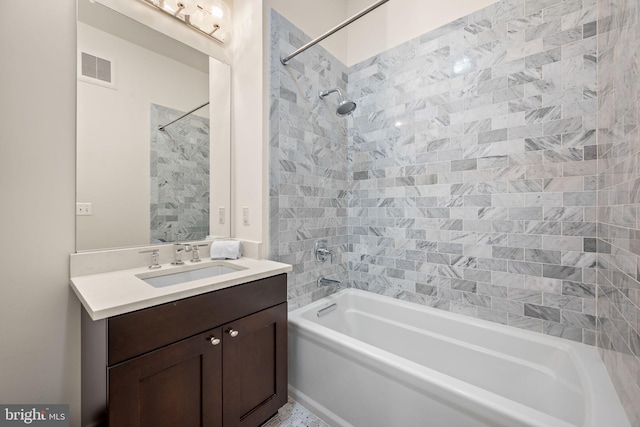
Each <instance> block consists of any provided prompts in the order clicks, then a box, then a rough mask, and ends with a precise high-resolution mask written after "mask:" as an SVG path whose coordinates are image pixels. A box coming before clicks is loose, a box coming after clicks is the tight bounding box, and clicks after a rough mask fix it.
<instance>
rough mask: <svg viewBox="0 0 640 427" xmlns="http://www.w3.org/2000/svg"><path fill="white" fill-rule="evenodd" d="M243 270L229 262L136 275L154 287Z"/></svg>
mask: <svg viewBox="0 0 640 427" xmlns="http://www.w3.org/2000/svg"><path fill="white" fill-rule="evenodd" d="M240 270H244V268H240V267H237V266H231V265H229V264H216V265H207V266H187V267H179V268H178V269H171V270H167V271H157V272H152V273H142V274H137V275H136V277H137V278H139V279H141V280H143V281H144V282H146V283H147V284H149V285H151V286H153V287H154V288H163V287H165V286H173V285H178V284H180V283H185V282H191V281H193V280H199V279H206V278H207V277H216V276H222V275H224V274H229V273H235V272H237V271H240Z"/></svg>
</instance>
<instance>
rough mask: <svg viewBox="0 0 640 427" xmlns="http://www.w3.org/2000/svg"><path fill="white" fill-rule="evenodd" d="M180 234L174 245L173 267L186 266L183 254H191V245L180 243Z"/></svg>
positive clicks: (177, 235) (178, 233)
mask: <svg viewBox="0 0 640 427" xmlns="http://www.w3.org/2000/svg"><path fill="white" fill-rule="evenodd" d="M181 234H182V233H180V232H179V231H178V232H177V233H176V241H175V243H174V244H173V262H172V263H171V265H184V261H183V260H182V253H183V252H191V251H192V248H191V245H190V244H188V243H180V235H181Z"/></svg>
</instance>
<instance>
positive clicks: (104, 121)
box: [76, 23, 213, 250]
mask: <svg viewBox="0 0 640 427" xmlns="http://www.w3.org/2000/svg"><path fill="white" fill-rule="evenodd" d="M78 50H79V51H81V52H87V53H89V54H92V55H95V56H99V57H102V58H105V59H109V60H111V61H112V62H113V69H114V77H115V80H116V87H115V88H107V87H104V86H101V85H96V84H93V83H88V82H86V81H83V80H79V81H78V159H79V161H78V187H77V197H78V201H79V202H90V203H92V207H93V215H91V216H79V217H78V218H77V220H76V221H77V233H78V235H77V238H78V239H77V249H78V250H88V249H101V248H112V247H122V246H133V245H141V244H147V243H149V241H150V237H149V236H150V222H149V221H150V217H149V204H150V193H149V185H150V178H149V177H150V169H149V168H150V164H149V150H150V138H151V137H150V105H151V104H152V103H153V104H159V105H162V106H165V107H169V108H174V109H176V110H180V111H189V110H191V109H193V108H195V107H196V106H198V105H201V104H202V103H204V102H206V101H207V100H208V98H209V92H208V91H209V75H208V73H205V72H202V71H199V70H197V69H195V68H192V67H189V66H187V65H185V64H182V63H180V62H177V61H175V60H173V59H170V58H168V57H166V56H163V55H160V54H157V53H155V52H152V51H150V50H148V49H145V48H142V47H140V46H138V45H136V44H134V43H130V42H128V41H125V40H123V39H121V38H118V37H115V36H113V35H111V34H109V33H106V32H103V31H100V30H97V29H95V28H93V27H91V26H88V25H85V24H83V23H78ZM203 57H204V55H203ZM203 62H204V63H205V64H207V63H208V61H207V59H206V58H204V59H203ZM195 114H197V115H200V116H205V117H208V114H209V110H208V109H202V110H199V111H198V112H196V113H195ZM167 129H169V128H167ZM212 154H213V153H212ZM212 157H213V156H212Z"/></svg>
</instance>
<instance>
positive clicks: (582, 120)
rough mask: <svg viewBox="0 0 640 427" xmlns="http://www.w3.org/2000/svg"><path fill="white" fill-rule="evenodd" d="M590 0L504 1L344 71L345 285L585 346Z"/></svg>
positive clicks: (592, 221) (591, 279)
mask: <svg viewBox="0 0 640 427" xmlns="http://www.w3.org/2000/svg"><path fill="white" fill-rule="evenodd" d="M596 32H597V25H596V4H595V0H593V1H590V0H567V1H559V0H544V1H540V0H530V1H524V0H507V1H500V2H498V3H496V4H494V5H492V6H489V7H487V8H485V9H482V10H481V11H479V12H477V13H474V14H472V15H469V16H466V17H463V18H460V19H458V20H456V21H454V22H452V23H450V24H448V25H446V26H444V27H441V28H439V29H437V30H435V31H432V32H429V33H426V34H424V35H422V36H421V37H418V38H416V39H414V40H411V41H409V42H406V43H404V44H402V45H400V46H398V47H396V48H394V49H391V50H389V51H386V52H384V53H382V54H380V55H377V56H375V57H373V58H371V59H369V60H366V61H363V62H362V63H359V64H356V65H354V66H352V67H351V68H350V70H349V96H350V97H352V98H353V99H354V100H356V102H358V109H357V110H356V112H355V113H354V117H353V121H354V125H353V127H352V128H350V130H349V131H350V134H349V172H350V174H351V178H352V180H353V186H352V192H351V199H350V208H349V225H350V227H349V244H350V253H349V261H350V262H349V268H350V279H351V283H352V285H354V286H355V287H358V288H364V289H368V290H371V291H374V292H377V293H382V294H387V295H392V296H394V297H397V298H401V299H406V300H410V301H415V302H418V303H421V304H426V305H429V306H434V307H437V308H441V309H445V310H450V311H453V312H456V313H462V314H466V315H470V316H474V317H479V318H482V319H487V320H491V321H494V322H498V323H503V324H507V325H511V326H515V327H519V328H524V329H529V330H533V331H537V332H543V333H546V334H551V335H556V336H561V337H564V338H568V339H571V340H575V341H581V342H585V343H590V344H593V343H595V335H596V334H595V331H596V320H595V294H596V289H595V283H596V270H595V267H596V253H595V251H596V166H597V165H596V162H597V160H596V158H597V150H596V148H597V147H596V132H595V128H596V112H597V85H596V74H597V73H596V71H597V69H596V54H595V53H596V40H597V37H596Z"/></svg>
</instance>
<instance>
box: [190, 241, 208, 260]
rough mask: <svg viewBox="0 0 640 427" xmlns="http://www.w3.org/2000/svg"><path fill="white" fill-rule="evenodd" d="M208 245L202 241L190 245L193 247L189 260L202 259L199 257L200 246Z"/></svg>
mask: <svg viewBox="0 0 640 427" xmlns="http://www.w3.org/2000/svg"><path fill="white" fill-rule="evenodd" d="M207 246H209V244H208V243H204V244H201V245H191V247H192V248H193V251H192V254H191V262H200V261H202V260H201V259H200V248H204V247H207Z"/></svg>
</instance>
